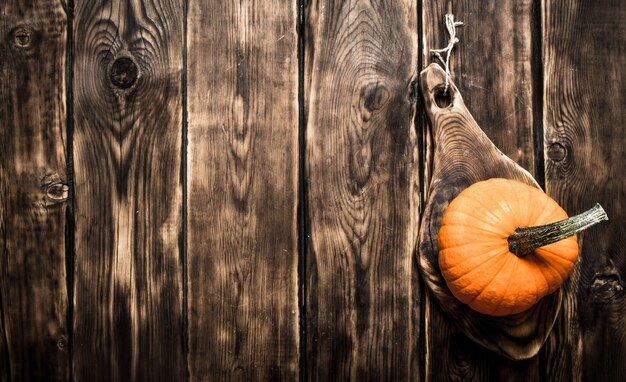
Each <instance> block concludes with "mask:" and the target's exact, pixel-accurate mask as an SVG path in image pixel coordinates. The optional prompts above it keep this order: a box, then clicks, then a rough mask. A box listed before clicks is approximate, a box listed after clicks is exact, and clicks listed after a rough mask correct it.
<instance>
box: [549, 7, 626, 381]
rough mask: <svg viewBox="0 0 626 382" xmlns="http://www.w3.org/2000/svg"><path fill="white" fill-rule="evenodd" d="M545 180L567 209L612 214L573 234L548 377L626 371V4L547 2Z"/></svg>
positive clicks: (618, 377)
mask: <svg viewBox="0 0 626 382" xmlns="http://www.w3.org/2000/svg"><path fill="white" fill-rule="evenodd" d="M542 3H543V12H542V14H543V21H542V25H543V59H544V61H543V64H544V66H543V67H544V84H543V87H544V94H545V97H544V100H545V103H544V117H545V125H544V126H545V135H544V136H545V155H546V188H547V191H548V193H549V194H550V195H551V196H552V197H554V198H555V199H556V200H557V201H558V202H559V203H560V204H561V205H562V206H563V207H564V208H565V210H566V211H567V212H568V213H570V214H575V213H579V212H582V211H584V210H586V209H587V208H590V207H591V206H593V205H594V204H595V203H596V202H599V203H600V204H602V206H603V207H604V208H605V209H606V211H607V214H608V216H609V219H610V221H609V222H605V223H602V224H599V225H597V226H595V227H593V228H591V229H589V230H588V231H585V232H584V233H583V234H582V235H580V236H579V240H580V241H581V242H582V246H581V252H580V256H581V258H580V262H579V264H578V266H577V267H576V270H575V272H574V275H573V276H572V277H571V278H570V280H569V281H568V283H567V289H568V298H567V299H566V300H565V307H564V310H563V314H562V316H561V319H560V321H559V323H558V324H559V330H558V331H555V332H553V336H552V338H551V340H550V342H549V344H548V345H549V346H548V347H547V348H546V352H545V354H546V361H545V368H546V370H545V373H546V375H547V377H548V379H550V380H574V381H576V380H588V381H592V380H605V381H622V380H625V379H626V364H625V363H624V359H626V316H625V315H624V312H626V293H625V292H624V285H625V281H624V280H625V278H626V245H625V244H624V240H623V238H624V236H625V234H626V230H625V229H624V225H623V223H624V212H625V210H624V196H625V195H626V181H624V163H626V155H625V152H624V142H625V136H624V122H625V121H624V110H623V109H624V105H625V104H626V98H625V96H624V94H626V71H625V69H624V68H625V67H626V26H625V25H624V19H625V18H626V7H624V3H623V1H620V0H601V1H593V2H589V1H577V0H574V1H557V0H544V1H543V2H542Z"/></svg>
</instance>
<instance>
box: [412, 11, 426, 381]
mask: <svg viewBox="0 0 626 382" xmlns="http://www.w3.org/2000/svg"><path fill="white" fill-rule="evenodd" d="M423 6H424V4H423V0H417V41H418V42H417V78H416V81H415V84H414V89H413V91H414V92H415V94H416V98H417V101H416V108H417V110H416V112H415V129H416V135H417V151H418V158H419V159H420V160H419V166H418V176H419V180H418V184H419V216H420V217H421V216H422V213H423V206H424V174H425V173H426V169H425V165H426V160H425V155H426V148H425V144H424V142H425V138H426V137H425V135H424V129H425V119H424V108H423V107H421V106H422V98H421V94H420V90H419V74H420V72H421V70H422V69H423V68H424V57H423V56H424V21H423V14H424V13H423V12H424V11H423ZM420 220H421V218H420ZM417 255H418V254H417V247H416V248H415V250H414V254H413V272H415V273H416V274H417V275H418V276H417V279H418V285H419V286H420V289H419V295H420V296H419V297H420V301H419V320H420V321H419V332H418V335H419V339H418V341H417V343H418V356H419V379H420V381H425V378H426V342H425V341H426V336H425V335H424V334H425V333H426V327H425V322H426V315H425V306H424V300H425V298H426V296H425V288H424V285H423V283H422V278H421V277H420V276H419V271H418V266H417Z"/></svg>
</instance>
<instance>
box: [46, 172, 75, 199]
mask: <svg viewBox="0 0 626 382" xmlns="http://www.w3.org/2000/svg"><path fill="white" fill-rule="evenodd" d="M41 189H42V191H43V192H44V194H45V195H46V198H47V200H48V201H49V202H52V204H56V203H60V202H64V201H66V200H67V198H68V196H69V192H70V188H69V186H68V185H67V184H64V183H63V182H62V181H61V178H59V176H58V175H57V174H47V175H45V176H44V177H43V179H41Z"/></svg>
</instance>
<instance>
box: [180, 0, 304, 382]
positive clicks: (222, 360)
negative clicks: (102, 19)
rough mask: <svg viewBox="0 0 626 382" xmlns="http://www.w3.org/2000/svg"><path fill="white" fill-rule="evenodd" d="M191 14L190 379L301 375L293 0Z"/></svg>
mask: <svg viewBox="0 0 626 382" xmlns="http://www.w3.org/2000/svg"><path fill="white" fill-rule="evenodd" d="M188 14H189V17H188V33H187V40H188V68H189V71H188V86H189V93H188V99H189V102H188V104H189V135H188V139H189V145H188V165H187V168H188V183H187V184H188V190H189V191H188V192H189V194H188V202H187V205H188V227H189V228H188V230H189V232H188V262H187V264H188V279H187V280H186V281H187V285H188V291H189V292H188V293H189V297H188V306H189V362H188V364H189V373H190V377H191V380H193V381H200V380H234V381H240V380H260V381H262V380H289V381H291V380H297V379H298V375H299V364H298V355H299V335H298V317H299V309H298V274H297V272H298V244H297V239H298V238H297V219H296V216H297V202H298V201H297V195H298V58H297V49H298V39H297V34H296V31H297V29H296V25H297V24H296V23H297V2H296V1H294V0H275V1H256V0H246V1H240V2H239V1H238V2H228V1H226V2H219V3H210V5H208V4H207V3H206V2H203V1H198V0H192V1H190V2H189V13H188Z"/></svg>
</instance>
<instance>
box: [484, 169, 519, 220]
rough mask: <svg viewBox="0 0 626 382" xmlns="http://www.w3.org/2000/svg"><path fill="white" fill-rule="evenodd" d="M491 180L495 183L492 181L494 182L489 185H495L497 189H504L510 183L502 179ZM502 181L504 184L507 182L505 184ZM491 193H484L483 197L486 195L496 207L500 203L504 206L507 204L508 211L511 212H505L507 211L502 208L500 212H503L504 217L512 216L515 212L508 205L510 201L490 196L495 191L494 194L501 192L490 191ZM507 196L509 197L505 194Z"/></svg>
mask: <svg viewBox="0 0 626 382" xmlns="http://www.w3.org/2000/svg"><path fill="white" fill-rule="evenodd" d="M492 180H495V181H494V182H491V183H495V184H496V185H497V187H499V188H505V187H506V186H507V185H508V182H511V180H508V179H504V178H494V179H492ZM503 181H504V182H507V181H508V182H507V183H506V184H505V183H504V182H503ZM518 183H520V184H524V183H521V182H518ZM491 191H492V192H485V195H486V196H487V197H488V198H489V199H491V201H492V202H493V203H494V204H497V205H498V206H501V204H500V203H502V202H504V203H506V204H507V206H508V207H509V210H510V211H511V212H507V211H505V210H504V209H502V208H501V209H502V212H503V213H504V214H506V215H510V214H513V215H515V211H513V208H512V206H511V204H510V203H509V202H510V201H509V200H508V199H507V198H495V197H494V196H493V195H492V194H493V193H494V192H493V191H496V192H495V193H496V194H497V193H498V192H499V191H502V190H491ZM507 195H511V194H507Z"/></svg>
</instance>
